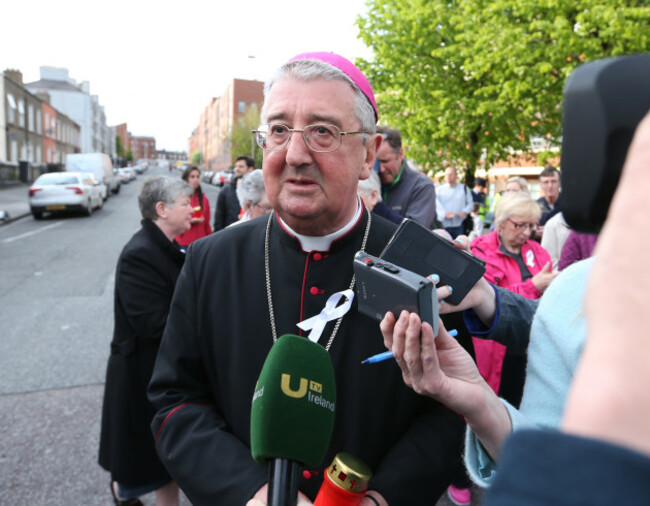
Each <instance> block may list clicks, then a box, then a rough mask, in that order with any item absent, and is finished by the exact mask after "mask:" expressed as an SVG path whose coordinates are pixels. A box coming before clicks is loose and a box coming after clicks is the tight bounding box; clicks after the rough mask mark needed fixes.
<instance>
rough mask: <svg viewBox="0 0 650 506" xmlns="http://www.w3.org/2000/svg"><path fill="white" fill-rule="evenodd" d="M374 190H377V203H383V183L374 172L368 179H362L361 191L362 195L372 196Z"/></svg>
mask: <svg viewBox="0 0 650 506" xmlns="http://www.w3.org/2000/svg"><path fill="white" fill-rule="evenodd" d="M372 190H377V195H378V199H377V202H381V181H380V180H379V174H377V173H376V172H375V171H374V170H373V171H371V172H370V177H368V179H361V180H360V181H359V191H360V192H361V193H363V194H364V195H367V196H370V193H371V192H372Z"/></svg>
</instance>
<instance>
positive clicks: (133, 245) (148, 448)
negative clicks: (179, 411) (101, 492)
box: [99, 176, 194, 506]
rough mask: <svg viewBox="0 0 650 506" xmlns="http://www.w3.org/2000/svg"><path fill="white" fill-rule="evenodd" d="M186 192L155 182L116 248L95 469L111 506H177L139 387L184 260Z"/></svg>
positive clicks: (147, 186)
mask: <svg viewBox="0 0 650 506" xmlns="http://www.w3.org/2000/svg"><path fill="white" fill-rule="evenodd" d="M193 193H194V190H193V188H192V187H191V186H190V185H188V184H187V183H185V182H184V181H181V180H179V179H172V178H169V177H166V176H157V177H153V178H149V179H148V180H147V181H145V183H144V185H143V186H142V190H141V191H140V195H139V196H138V204H139V206H140V212H141V214H142V218H143V219H142V228H141V229H140V230H139V231H138V232H136V234H135V235H134V236H133V237H132V238H131V239H130V240H129V242H128V243H127V244H126V246H124V249H123V250H122V253H121V254H120V258H119V260H118V262H117V270H116V274H115V305H114V311H115V329H114V332H113V341H112V342H111V355H110V357H109V359H108V366H107V368H106V386H105V390H104V406H103V410H102V425H101V438H100V443H99V464H100V465H101V466H102V467H103V468H104V469H106V470H107V471H109V472H110V473H111V492H112V494H113V500H114V502H115V504H126V505H138V504H142V502H141V501H140V500H139V499H138V497H140V496H142V495H145V494H148V493H149V492H153V491H154V490H155V491H156V504H157V505H159V506H161V505H165V506H167V505H170V506H171V505H177V504H178V487H177V486H176V484H175V483H174V482H173V481H172V478H171V476H170V475H169V474H168V473H167V470H166V469H165V467H164V466H163V464H162V463H161V462H160V459H159V458H158V455H157V453H156V449H155V446H154V439H153V435H152V433H151V428H150V424H151V420H152V419H153V416H154V409H153V407H152V406H151V404H150V403H149V400H148V399H147V386H148V384H149V380H150V379H151V375H152V373H153V366H154V363H155V360H156V355H157V353H158V348H159V346H160V340H161V339H162V335H163V331H164V329H165V323H166V322H167V315H168V313H169V306H170V305H171V300H172V295H173V294H174V288H175V287H176V279H177V278H178V275H179V274H180V271H181V267H182V266H183V262H184V260H185V254H184V253H183V252H182V251H181V250H180V246H179V244H178V243H177V242H176V241H175V239H174V238H175V237H176V236H177V235H178V234H181V233H183V232H185V231H187V230H189V229H190V227H191V220H192V213H193V211H194V209H193V207H192V205H191V204H190V198H191V196H192V194H193Z"/></svg>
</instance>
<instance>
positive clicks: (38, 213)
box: [32, 210, 43, 220]
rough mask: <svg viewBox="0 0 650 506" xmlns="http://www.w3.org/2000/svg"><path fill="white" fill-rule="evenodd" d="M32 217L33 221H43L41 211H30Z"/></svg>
mask: <svg viewBox="0 0 650 506" xmlns="http://www.w3.org/2000/svg"><path fill="white" fill-rule="evenodd" d="M32 216H33V217H34V219H35V220H42V219H43V212H42V211H33V210H32Z"/></svg>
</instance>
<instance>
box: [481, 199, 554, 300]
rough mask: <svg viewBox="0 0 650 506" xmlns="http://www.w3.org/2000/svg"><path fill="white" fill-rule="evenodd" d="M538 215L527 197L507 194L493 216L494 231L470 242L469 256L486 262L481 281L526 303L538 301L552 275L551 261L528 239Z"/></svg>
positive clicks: (543, 251) (544, 251) (534, 205)
mask: <svg viewBox="0 0 650 506" xmlns="http://www.w3.org/2000/svg"><path fill="white" fill-rule="evenodd" d="M541 214H542V211H541V209H540V207H539V205H538V204H537V202H535V201H534V200H533V199H532V198H531V197H530V196H529V195H528V194H526V193H524V192H521V191H516V192H507V193H506V194H504V195H503V197H501V200H500V201H499V203H498V204H497V207H496V210H495V214H494V227H495V230H494V231H493V232H491V233H490V234H487V235H484V236H481V237H477V238H476V239H475V240H474V241H472V244H471V249H472V253H474V254H475V255H476V256H478V257H480V258H482V259H483V260H485V262H486V266H485V267H486V271H485V278H486V279H487V280H488V281H489V282H490V283H494V284H495V285H497V286H502V287H503V288H507V289H508V290H511V291H513V292H515V293H518V294H520V295H523V296H524V297H526V298H528V299H538V298H539V297H541V296H542V293H544V290H546V288H547V287H548V285H549V284H550V283H551V281H552V280H553V278H554V277H555V275H554V274H553V273H552V272H551V270H552V264H551V257H550V255H549V254H548V252H547V251H546V250H545V249H544V248H542V247H541V246H540V245H539V244H538V243H537V242H535V241H531V240H530V236H531V234H532V233H533V232H535V230H536V229H537V222H538V221H539V219H540V217H541Z"/></svg>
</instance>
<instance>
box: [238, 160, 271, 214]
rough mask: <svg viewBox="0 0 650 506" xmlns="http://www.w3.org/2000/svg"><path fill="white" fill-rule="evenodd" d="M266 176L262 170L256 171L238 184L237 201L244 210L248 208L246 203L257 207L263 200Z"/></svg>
mask: <svg viewBox="0 0 650 506" xmlns="http://www.w3.org/2000/svg"><path fill="white" fill-rule="evenodd" d="M264 191H265V189H264V176H263V175H262V169H255V170H253V171H251V172H249V173H247V174H245V175H244V177H242V178H241V179H240V181H239V183H237V199H238V200H239V205H240V206H241V207H242V208H245V207H246V205H245V204H246V202H249V203H250V204H251V205H255V204H257V203H259V201H260V200H262V198H263V196H264Z"/></svg>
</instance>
